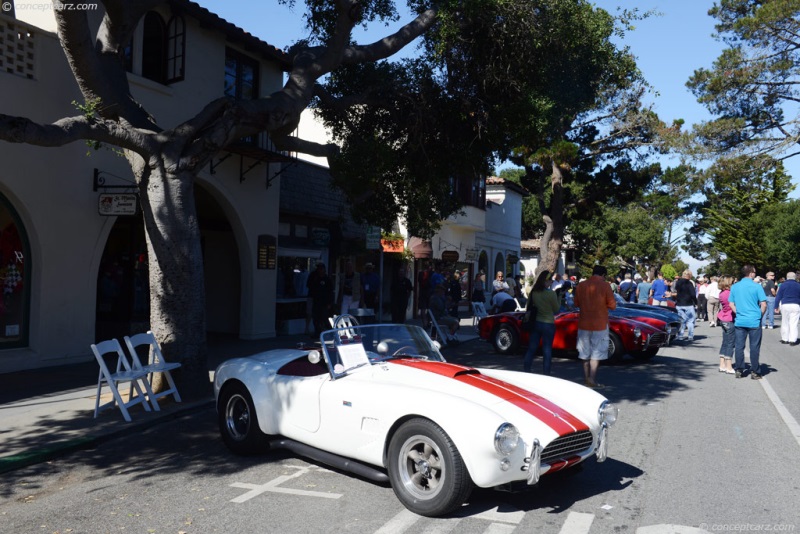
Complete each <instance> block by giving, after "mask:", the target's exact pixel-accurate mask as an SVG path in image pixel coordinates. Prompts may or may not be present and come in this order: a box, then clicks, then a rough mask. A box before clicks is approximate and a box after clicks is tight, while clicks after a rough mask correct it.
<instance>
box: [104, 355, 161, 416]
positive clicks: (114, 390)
mask: <svg viewBox="0 0 800 534" xmlns="http://www.w3.org/2000/svg"><path fill="white" fill-rule="evenodd" d="M92 352H93V353H94V357H95V358H96V359H97V364H98V365H99V366H100V372H99V374H98V376H97V399H96V400H95V403H94V417H95V419H96V418H97V414H98V413H99V412H100V411H102V410H104V409H106V408H113V407H114V406H119V409H120V411H121V412H122V417H124V418H125V420H126V421H128V422H129V423H130V421H131V416H130V414H129V413H128V408H130V407H131V406H135V405H137V404H141V405H142V406H143V407H144V409H145V411H148V412H149V411H151V410H150V403H149V402H148V399H147V397H146V396H145V393H144V391H143V390H142V385H144V386H145V390H148V389H149V384H147V382H146V378H147V373H146V372H144V371H143V370H141V369H139V370H134V369H131V366H130V364H129V363H128V360H127V358H126V357H125V353H124V352H123V351H122V345H120V344H119V341H117V340H116V339H110V340H108V341H103V342H101V343H97V344H96V345H95V344H92ZM106 354H115V357H116V359H117V362H116V365H115V371H114V372H113V373H112V372H111V370H110V369H109V367H108V365H107V364H106V360H105V358H104V356H105V355H106ZM103 382H105V383H106V384H108V387H109V389H110V390H111V394H112V397H113V398H112V400H111V401H109V402H106V403H105V404H103V405H102V406H101V405H100V395H101V393H102V389H103ZM125 382H129V383H130V390H129V391H128V400H127V401H125V400H123V398H122V395H120V392H119V384H122V383H125ZM140 382H142V384H140ZM134 389H135V390H136V393H137V395H136V396H134V395H133V390H134Z"/></svg>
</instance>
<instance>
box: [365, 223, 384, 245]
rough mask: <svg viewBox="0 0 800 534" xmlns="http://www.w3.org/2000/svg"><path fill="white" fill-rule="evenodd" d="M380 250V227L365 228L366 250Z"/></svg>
mask: <svg viewBox="0 0 800 534" xmlns="http://www.w3.org/2000/svg"><path fill="white" fill-rule="evenodd" d="M379 248H381V227H380V226H367V250H376V249H379Z"/></svg>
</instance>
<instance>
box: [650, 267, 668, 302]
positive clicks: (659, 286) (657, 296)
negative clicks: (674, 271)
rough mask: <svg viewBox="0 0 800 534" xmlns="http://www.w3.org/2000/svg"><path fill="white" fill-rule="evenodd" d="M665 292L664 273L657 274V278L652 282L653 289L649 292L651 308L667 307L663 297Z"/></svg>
mask: <svg viewBox="0 0 800 534" xmlns="http://www.w3.org/2000/svg"><path fill="white" fill-rule="evenodd" d="M666 290H667V283H666V282H665V281H664V273H658V278H657V279H656V281H655V282H653V287H652V289H651V290H650V291H651V292H652V293H653V306H666V305H667V299H666V298H665V297H664V292H665V291H666ZM662 302H663V304H662Z"/></svg>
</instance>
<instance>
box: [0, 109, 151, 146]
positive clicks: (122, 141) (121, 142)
mask: <svg viewBox="0 0 800 534" xmlns="http://www.w3.org/2000/svg"><path fill="white" fill-rule="evenodd" d="M0 140H3V141H8V142H9V143H28V144H31V145H37V146H45V147H57V146H64V145H67V144H69V143H73V142H75V141H80V140H90V141H99V142H101V143H108V144H110V145H114V146H117V147H120V148H123V149H127V150H132V151H134V152H137V153H139V154H142V155H143V156H144V155H145V154H147V153H148V150H149V151H153V150H155V148H154V147H152V146H149V145H150V143H149V141H148V135H147V132H138V131H136V130H134V129H130V128H125V127H123V126H121V125H120V124H119V123H117V122H116V121H111V120H95V119H90V118H87V117H83V116H78V117H67V118H64V119H59V120H58V121H56V122H54V123H53V124H39V123H36V122H33V121H32V120H30V119H27V118H25V117H14V116H11V115H3V114H0Z"/></svg>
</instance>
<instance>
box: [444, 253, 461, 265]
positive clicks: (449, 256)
mask: <svg viewBox="0 0 800 534" xmlns="http://www.w3.org/2000/svg"><path fill="white" fill-rule="evenodd" d="M442 261H446V262H449V263H455V262H457V261H458V251H457V250H445V251H444V252H442Z"/></svg>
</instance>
